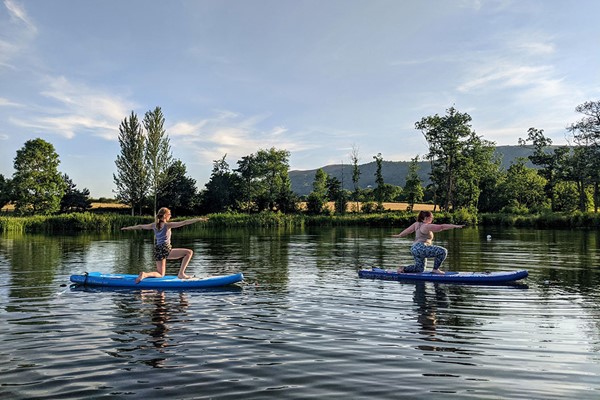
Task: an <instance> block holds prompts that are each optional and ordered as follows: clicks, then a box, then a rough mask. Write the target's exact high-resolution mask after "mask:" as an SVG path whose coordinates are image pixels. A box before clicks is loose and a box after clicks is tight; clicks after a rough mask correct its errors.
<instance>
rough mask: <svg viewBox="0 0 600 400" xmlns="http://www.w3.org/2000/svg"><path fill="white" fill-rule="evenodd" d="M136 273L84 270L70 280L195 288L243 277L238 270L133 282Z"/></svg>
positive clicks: (132, 285) (97, 283) (141, 286)
mask: <svg viewBox="0 0 600 400" xmlns="http://www.w3.org/2000/svg"><path fill="white" fill-rule="evenodd" d="M136 278H137V275H129V274H103V273H101V272H86V273H85V274H83V275H71V278H70V279H71V282H73V283H76V284H79V285H86V286H105V287H123V288H141V289H197V288H213V287H219V286H226V285H231V284H233V283H236V282H240V281H241V280H243V279H244V275H243V274H242V273H241V272H239V273H237V274H231V275H219V276H211V277H209V278H190V279H179V278H178V277H177V276H175V275H165V276H164V277H163V278H146V279H144V280H142V281H141V282H140V283H135V279H136Z"/></svg>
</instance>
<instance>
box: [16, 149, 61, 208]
mask: <svg viewBox="0 0 600 400" xmlns="http://www.w3.org/2000/svg"><path fill="white" fill-rule="evenodd" d="M59 164H60V160H59V158H58V154H56V151H55V150H54V146H53V145H52V144H50V143H48V142H46V141H45V140H42V139H39V138H38V139H33V140H29V141H27V142H25V145H24V146H23V147H22V148H21V149H20V150H18V151H17V156H16V157H15V164H14V169H15V172H14V174H13V178H12V187H13V198H14V202H15V212H16V213H18V214H44V215H47V214H53V213H56V212H57V211H59V209H60V199H61V198H62V196H63V195H64V193H65V186H66V185H65V182H64V180H63V178H62V175H61V174H60V172H58V165H59Z"/></svg>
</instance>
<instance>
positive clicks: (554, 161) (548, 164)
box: [519, 127, 569, 211]
mask: <svg viewBox="0 0 600 400" xmlns="http://www.w3.org/2000/svg"><path fill="white" fill-rule="evenodd" d="M528 142H531V144H532V145H533V150H534V152H533V154H532V155H530V156H529V157H528V158H529V160H530V161H531V162H532V163H533V164H534V165H538V166H540V169H538V173H539V174H540V175H541V176H542V177H544V178H545V179H546V187H545V188H544V189H545V191H546V195H547V196H548V198H549V199H550V207H551V209H552V211H557V205H556V201H557V196H556V193H555V187H556V185H557V184H558V183H559V182H560V181H561V180H562V179H563V178H564V176H565V172H566V170H567V166H568V160H569V148H568V147H566V146H561V147H558V148H556V149H554V151H553V152H550V150H549V147H550V145H552V139H550V138H547V137H546V136H544V130H543V129H536V128H533V127H532V128H529V129H528V130H527V139H525V140H523V139H519V145H520V146H526V145H527V143H528Z"/></svg>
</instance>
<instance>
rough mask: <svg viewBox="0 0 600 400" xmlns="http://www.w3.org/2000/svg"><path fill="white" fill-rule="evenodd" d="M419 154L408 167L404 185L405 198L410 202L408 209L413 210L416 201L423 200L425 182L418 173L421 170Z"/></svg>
mask: <svg viewBox="0 0 600 400" xmlns="http://www.w3.org/2000/svg"><path fill="white" fill-rule="evenodd" d="M418 161H419V156H418V155H417V156H415V158H413V159H412V160H411V162H410V166H409V167H408V175H407V177H406V184H405V185H404V199H405V200H406V202H407V203H408V211H412V210H413V208H414V206H415V203H420V202H422V201H423V196H424V192H423V182H422V181H421V178H420V177H419V174H418V173H417V172H418V170H419V164H418Z"/></svg>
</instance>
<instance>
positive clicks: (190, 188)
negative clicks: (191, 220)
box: [155, 160, 199, 215]
mask: <svg viewBox="0 0 600 400" xmlns="http://www.w3.org/2000/svg"><path fill="white" fill-rule="evenodd" d="M166 176H167V179H166V180H165V182H164V183H163V184H162V185H161V186H160V188H159V190H158V204H160V205H161V206H163V207H169V209H171V211H172V212H174V213H176V214H177V215H191V214H193V213H194V210H195V208H196V207H197V206H198V203H199V197H198V193H197V189H196V181H195V180H194V179H192V178H190V177H189V176H188V175H187V169H186V167H185V164H184V163H183V162H181V160H175V161H173V162H172V163H171V165H170V166H169V168H167V172H166ZM155 209H156V207H155Z"/></svg>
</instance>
